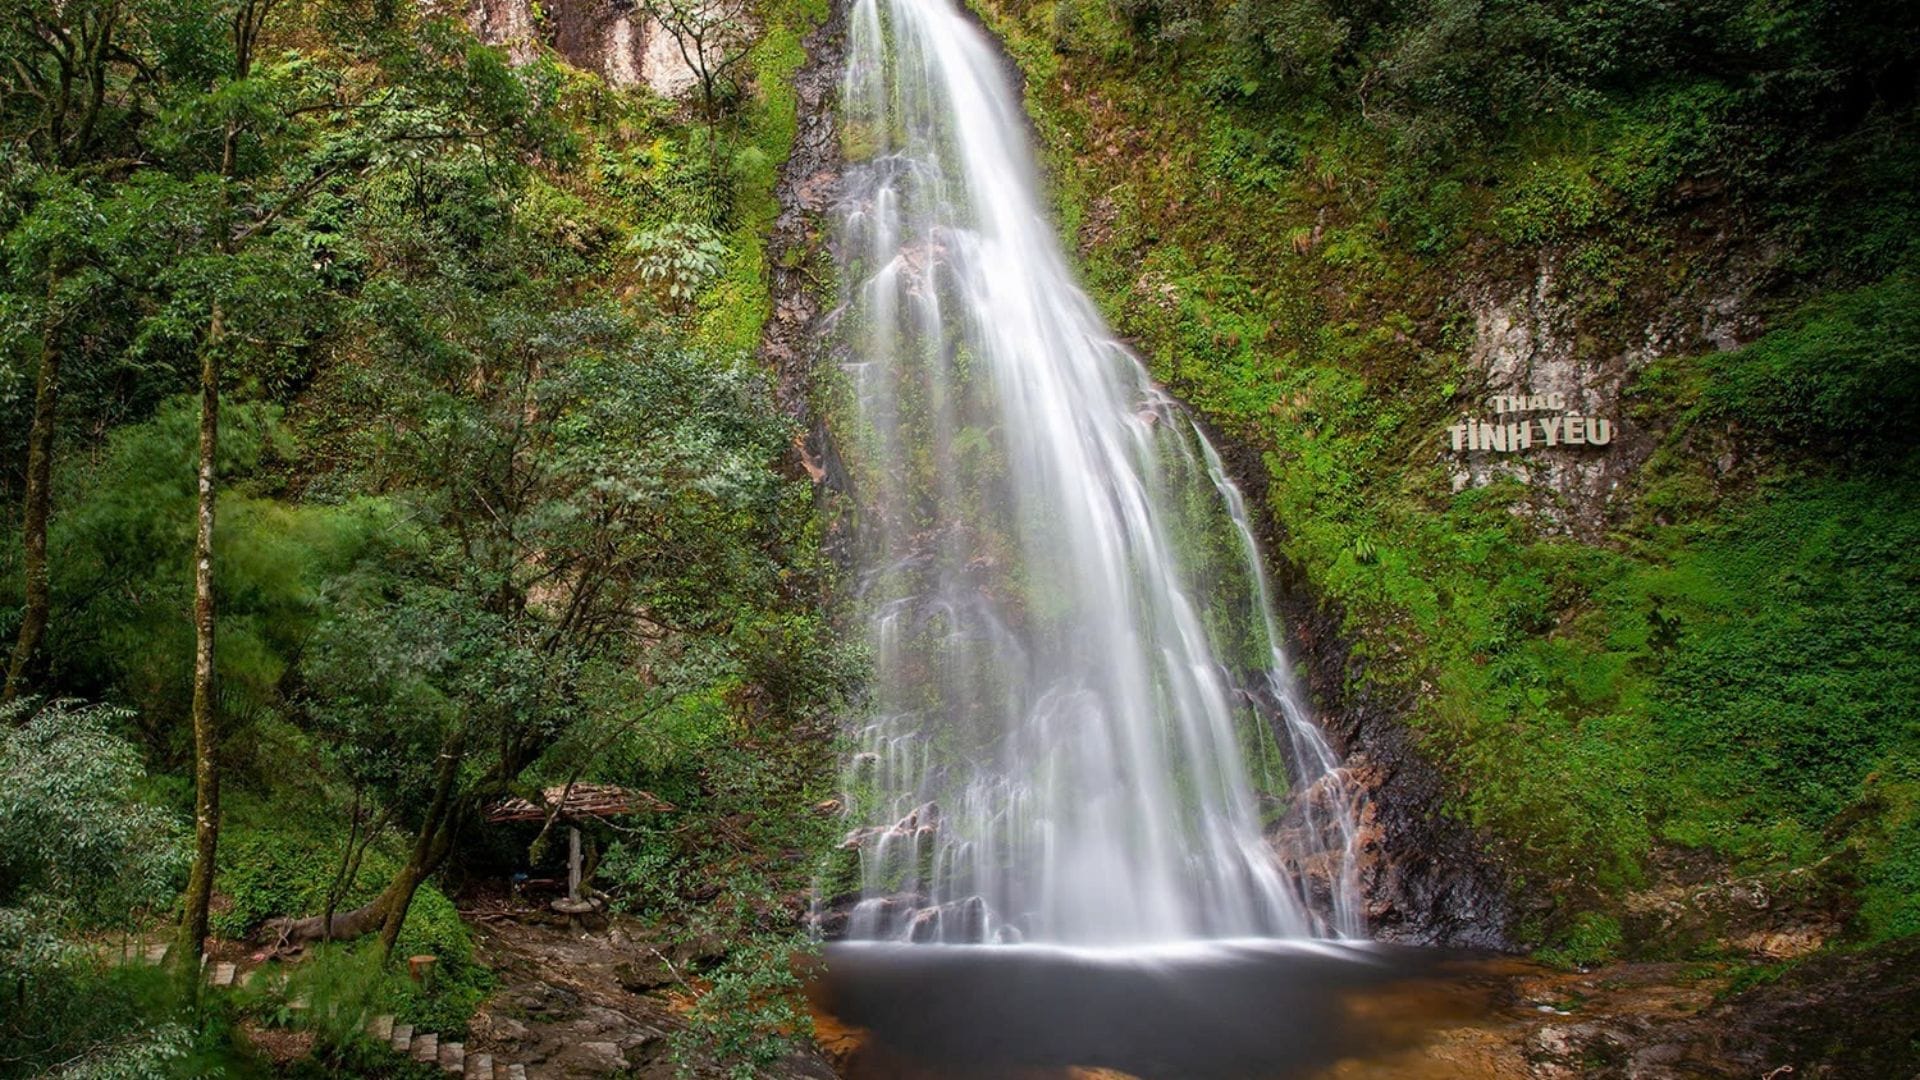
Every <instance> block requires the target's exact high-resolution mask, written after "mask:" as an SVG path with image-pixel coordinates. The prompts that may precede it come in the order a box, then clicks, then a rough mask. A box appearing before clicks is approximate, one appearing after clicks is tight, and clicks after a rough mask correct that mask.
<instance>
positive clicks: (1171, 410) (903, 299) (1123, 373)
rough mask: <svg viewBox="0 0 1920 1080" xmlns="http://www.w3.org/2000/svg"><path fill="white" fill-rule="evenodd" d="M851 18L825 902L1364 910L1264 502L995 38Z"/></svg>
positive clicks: (1327, 915)
mask: <svg viewBox="0 0 1920 1080" xmlns="http://www.w3.org/2000/svg"><path fill="white" fill-rule="evenodd" d="M848 33H849V50H848V52H849V59H848V67H847V72H846V77H845V86H844V94H845V99H844V110H843V111H844V125H845V128H844V136H845V140H846V149H847V154H848V159H849V166H848V170H847V176H846V186H845V188H844V197H843V203H842V206H841V220H840V233H839V236H838V251H839V258H840V270H841V278H842V282H843V290H844V304H843V306H842V308H841V311H840V313H839V315H838V317H837V319H836V321H835V323H834V329H835V333H836V334H837V335H838V338H837V341H838V346H839V348H840V353H839V355H840V358H841V360H842V363H841V364H840V366H839V371H840V377H839V379H838V384H837V386H835V387H833V388H831V390H830V396H832V397H833V398H835V399H836V400H835V401H834V402H833V407H832V408H830V410H829V411H830V413H831V415H832V427H833V437H834V442H835V446H836V448H837V449H838V451H839V453H840V455H841V457H842V458H843V460H844V461H845V463H846V465H847V471H848V475H849V477H850V478H851V495H852V502H853V504H854V506H855V507H856V510H855V512H854V513H855V519H856V520H855V521H854V522H853V523H852V529H853V535H854V537H855V543H856V545H857V548H858V553H857V556H856V560H855V571H856V572H855V582H856V588H857V597H856V600H857V604H858V608H859V611H860V612H861V615H862V617H863V618H864V620H865V625H866V627H867V630H868V632H869V633H870V635H871V637H870V644H871V650H872V662H873V678H872V683H871V691H870V696H869V700H868V701H867V702H866V703H865V711H864V713H863V714H862V717H861V718H860V719H859V720H858V721H856V722H855V723H854V724H853V725H852V727H853V731H852V733H851V734H852V738H853V740H854V741H855V743H856V744H857V748H856V752H855V753H853V754H852V755H851V757H850V760H849V764H848V766H847V774H846V778H845V779H846V788H847V794H846V796H845V801H846V804H847V812H848V814H849V816H850V818H851V822H850V826H851V828H850V832H849V834H848V837H847V840H846V843H845V846H844V848H843V849H842V851H841V863H840V869H839V870H838V871H837V872H836V871H829V873H828V874H827V875H825V881H824V884H823V889H822V903H823V905H833V904H835V902H836V901H838V902H839V903H838V910H840V911H841V913H842V914H843V916H844V923H843V925H842V926H841V927H840V930H841V931H843V932H844V935H845V936H846V937H848V938H852V939H866V940H907V941H944V942H982V941H985V942H1010V941H1025V942H1053V943H1064V944H1074V945H1079V944H1099V945H1111V944H1140V943H1165V942H1181V941H1192V940H1196V939H1208V938H1229V937H1248V936H1264V937H1272V936H1285V937H1304V936H1346V937H1353V936H1359V935H1361V934H1363V933H1364V926H1363V920H1362V917H1361V914H1360V909H1359V905H1358V903H1357V900H1356V898H1355V893H1356V890H1355V887H1354V881H1353V878H1354V870H1353V863H1354V860H1353V850H1352V849H1353V844H1354V833H1355V828H1354V822H1353V814H1352V807H1351V806H1350V805H1349V804H1348V798H1347V795H1346V787H1345V785H1344V783H1343V780H1342V778H1341V776H1340V775H1339V773H1338V770H1339V765H1340V763H1339V761H1338V759H1337V758H1336V757H1335V755H1334V754H1333V752H1332V751H1331V750H1330V749H1329V747H1328V745H1327V743H1326V740H1325V739H1324V738H1323V736H1322V735H1321V733H1320V731H1319V729H1318V728H1317V727H1316V726H1315V724H1314V722H1313V719H1312V717H1311V715H1310V714H1309V712H1308V710H1307V709H1306V708H1305V707H1304V705H1303V703H1302V700H1301V695H1300V693H1299V692H1298V690H1297V688H1296V687H1295V686H1294V683H1293V679H1292V677H1291V674H1290V671H1289V665H1288V662H1287V659H1286V657H1285V656H1284V654H1283V646H1282V640H1281V635H1280V632H1279V629H1278V625H1277V621H1276V619H1275V616H1274V613H1273V610H1272V607H1271V603H1270V599H1269V595H1268V588H1267V582H1266V579H1265V576H1264V573H1263V571H1262V569H1261V561H1260V555H1259V552H1258V549H1257V546H1256V543H1255V538H1254V533H1253V530H1252V527H1251V525H1250V522H1249V517H1248V512H1247V510H1246V507H1245V505H1244V502H1243V500H1242V497H1241V494H1240V492H1239V491H1238V490H1236V488H1235V487H1234V485H1233V483H1232V481H1231V480H1230V479H1229V478H1228V476H1227V473H1226V470H1225V469H1224V468H1223V467H1222V464H1221V461H1220V458H1219V456H1218V454H1217V453H1216V452H1215V450H1214V448H1213V447H1212V446H1211V445H1210V444H1209V443H1208V441H1207V439H1206V436H1205V435H1204V433H1203V432H1201V431H1200V429H1199V428H1198V427H1197V426H1196V425H1195V424H1194V423H1193V421H1192V420H1191V419H1190V418H1189V417H1188V415H1187V414H1186V412H1185V411H1184V410H1183V409H1182V408H1181V407H1180V406H1179V405H1178V404H1177V403H1176V402H1174V401H1172V400H1171V399H1170V398H1168V397H1167V396H1166V395H1165V394H1164V393H1163V392H1161V391H1160V390H1159V389H1158V388H1157V387H1156V386H1155V385H1154V384H1153V383H1152V381H1151V380H1150V379H1149V377H1148V376H1147V373H1146V371H1145V369H1144V368H1143V367H1142V365H1141V364H1140V362H1139V361H1138V360H1137V359H1136V358H1135V357H1134V356H1133V355H1132V354H1131V353H1130V352H1128V350H1127V349H1126V348H1125V347H1124V346H1122V345H1121V344H1120V343H1119V342H1117V341H1116V340H1115V339H1114V337H1113V334H1112V332H1111V331H1110V330H1109V329H1108V328H1107V327H1106V326H1105V324H1104V323H1103V321H1102V320H1101V318H1100V316H1099V314H1098V313H1097V312H1096V311H1095V309H1094V308H1093V306H1092V304H1091V303H1090V302H1089V301H1088V299H1087V297H1086V296H1085V295H1084V294H1083V293H1082V292H1081V291H1080V290H1079V288H1078V287H1077V286H1076V284H1075V283H1074V280H1073V275H1072V272H1071V270H1070V269H1069V267H1068V265H1067V263H1066V259H1065V257H1064V254H1063V253H1062V251H1061V249H1060V247H1059V243H1058V240H1057V238H1056V236H1055V233H1054V229H1053V226H1052V225H1051V223H1050V222H1049V220H1048V218H1047V215H1046V213H1045V212H1044V210H1043V208H1042V206H1041V203H1040V199H1039V194H1038V193H1039V191H1040V183H1039V178H1038V175H1037V171H1036V169H1035V166H1034V163H1033V160H1032V155H1031V152H1030V150H1029V147H1028V145H1027V137H1028V131H1027V122H1026V117H1025V115H1024V113H1023V112H1022V109H1021V106H1020V102H1019V98H1018V96H1017V94H1016V92H1015V89H1014V87H1013V85H1012V83H1011V81H1010V79H1009V78H1008V74H1007V71H1006V68H1005V66H1004V64H1003V61H1002V58H1001V56H1000V54H999V53H998V52H997V50H996V47H995V46H994V44H993V43H992V42H991V41H989V39H988V38H987V37H986V36H985V35H984V34H983V33H982V32H981V31H980V30H979V29H978V28H977V27H976V26H975V25H974V24H973V23H972V21H971V20H970V19H969V18H967V17H966V16H964V15H963V14H962V13H961V12H960V11H959V10H958V9H957V8H956V7H954V6H953V0H856V2H855V4H854V7H853V9H852V13H851V23H850V26H849V30H848ZM855 890H857V895H856V891H855ZM849 905H850V907H849Z"/></svg>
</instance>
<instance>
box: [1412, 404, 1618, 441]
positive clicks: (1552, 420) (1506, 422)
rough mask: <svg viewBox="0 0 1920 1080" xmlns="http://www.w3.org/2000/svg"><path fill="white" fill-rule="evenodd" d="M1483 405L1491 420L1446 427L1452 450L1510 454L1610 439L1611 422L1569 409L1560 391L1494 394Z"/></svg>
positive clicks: (1474, 419) (1468, 419) (1472, 418)
mask: <svg viewBox="0 0 1920 1080" xmlns="http://www.w3.org/2000/svg"><path fill="white" fill-rule="evenodd" d="M1487 408H1488V409H1489V410H1490V411H1491V412H1492V413H1493V418H1492V419H1485V418H1482V417H1475V416H1469V417H1465V418H1463V419H1462V420H1461V422H1460V423H1458V424H1454V425H1453V426H1451V427H1449V428H1447V436H1448V440H1449V443H1450V445H1451V446H1452V448H1453V450H1454V451H1455V452H1463V451H1464V452H1468V453H1472V452H1477V451H1492V452H1495V453H1503V454H1511V453H1515V452H1517V451H1521V450H1532V449H1534V448H1535V447H1554V446H1606V445H1607V444H1609V443H1611V442H1613V433H1614V428H1613V422H1612V421H1611V420H1608V419H1607V418H1606V417H1604V416H1587V415H1583V414H1581V413H1580V412H1578V411H1575V410H1570V409H1568V408H1567V399H1566V395H1565V394H1495V395H1494V396H1492V397H1490V398H1488V399H1487ZM1541 413H1545V414H1547V415H1538V414H1541Z"/></svg>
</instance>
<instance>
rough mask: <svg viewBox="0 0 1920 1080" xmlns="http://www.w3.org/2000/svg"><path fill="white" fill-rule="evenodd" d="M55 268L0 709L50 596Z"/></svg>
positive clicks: (34, 646) (13, 692)
mask: <svg viewBox="0 0 1920 1080" xmlns="http://www.w3.org/2000/svg"><path fill="white" fill-rule="evenodd" d="M59 289H60V270H59V267H58V265H57V264H56V265H54V266H52V267H49V268H48V270H47V315H46V319H45V321H44V322H43V323H42V326H41V332H40V373H39V377H38V378H37V379H36V380H35V385H34V392H33V423H32V426H31V427H29V428H28V429H27V505H26V521H25V524H24V535H23V546H24V547H25V548H26V559H27V610H26V614H25V616H24V617H23V618H22V619H21V620H20V636H19V637H18V638H17V639H15V641H14V645H13V657H12V659H11V660H10V661H8V663H7V683H6V687H5V688H4V689H0V703H5V702H9V701H12V700H13V699H14V698H16V697H19V696H20V694H21V692H22V691H24V690H25V689H26V685H27V665H29V664H30V663H32V662H33V656H34V653H35V651H37V650H38V649H39V648H40V638H41V637H42V636H43V635H44V634H45V633H46V630H47V618H48V614H49V612H50V611H51V610H52V607H53V594H52V589H51V585H50V583H49V580H48V575H47V517H48V515H49V513H50V512H51V511H52V509H53V428H54V415H55V413H56V412H57V411H58V409H59V405H60V363H61V361H62V360H63V359H64V356H63V352H62V348H63V342H62V341H61V334H62V327H61V325H60V321H61V320H60V314H59V308H58V306H57V300H56V297H57V294H58V293H59Z"/></svg>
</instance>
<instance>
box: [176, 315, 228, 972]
mask: <svg viewBox="0 0 1920 1080" xmlns="http://www.w3.org/2000/svg"><path fill="white" fill-rule="evenodd" d="M225 336H226V325H225V323H224V321H223V317H222V311H221V307H220V301H219V300H215V301H214V302H213V317H212V319H211V321H210V322H209V324H208V327H207V340H206V343H205V347H204V348H203V349H202V350H201V354H200V475H199V489H200V490H199V503H198V514H197V516H198V527H197V528H196V529H195V531H194V538H193V637H194V649H193V780H194V805H193V836H194V850H193V871H192V874H191V875H190V876H189V877H188V879H187V904H186V911H185V913H184V914H183V915H182V917H181V920H180V949H179V950H178V951H179V952H180V953H181V954H182V960H183V962H184V961H186V960H191V961H193V964H192V965H191V966H192V967H194V968H197V967H198V966H199V960H200V954H201V950H202V948H203V947H204V946H205V943H206V939H207V909H208V907H209V905H210V904H211V903H212V900H213V874H214V868H215V866H216V865H217V857H218V852H219V844H220V764H219V753H220V732H219V728H218V721H219V700H218V698H217V696H216V695H217V693H218V690H219V688H218V687H217V686H216V685H215V683H214V636H213V635H214V625H215V607H214V597H213V509H214V496H215V494H216V493H215V490H214V463H215V460H216V457H217V455H218V453H219V449H220V349H221V347H222V339H223V338H224V337H225Z"/></svg>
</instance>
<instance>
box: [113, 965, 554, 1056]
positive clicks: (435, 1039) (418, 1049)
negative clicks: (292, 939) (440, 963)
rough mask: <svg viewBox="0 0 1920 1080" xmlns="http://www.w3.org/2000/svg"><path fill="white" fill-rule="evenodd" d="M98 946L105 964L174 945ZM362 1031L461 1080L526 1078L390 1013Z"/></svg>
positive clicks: (306, 1004)
mask: <svg viewBox="0 0 1920 1080" xmlns="http://www.w3.org/2000/svg"><path fill="white" fill-rule="evenodd" d="M99 950H100V955H101V956H102V958H103V959H104V960H105V961H106V962H107V963H112V964H130V963H147V964H161V963H165V962H166V959H167V956H168V954H169V953H171V952H172V951H173V944H172V943H171V942H168V941H151V942H142V941H139V940H136V939H128V940H126V941H123V942H122V943H121V944H120V945H119V946H118V947H117V948H116V947H115V946H111V945H103V946H100V947H99ZM200 964H201V969H202V971H203V973H204V978H205V979H206V981H207V985H208V986H212V987H215V988H218V989H222V990H226V989H231V988H233V987H235V986H252V985H254V984H255V983H256V982H258V983H259V984H260V986H261V988H262V989H264V990H266V991H267V992H269V993H275V994H278V993H280V992H282V991H284V990H285V988H286V981H287V980H286V972H285V970H284V969H280V968H269V967H266V966H260V967H251V968H247V969H246V970H244V971H242V970H241V969H240V965H239V964H237V963H235V962H233V961H230V960H213V959H211V958H209V957H205V956H203V957H201V958H200ZM311 1007H312V1003H311V1001H309V1000H308V998H307V996H306V995H305V994H301V995H298V996H296V997H294V998H293V999H292V1000H290V1001H288V1002H287V1008H288V1010H290V1011H292V1012H294V1013H302V1012H305V1011H307V1010H308V1009H310V1008H311ZM366 1031H367V1037H368V1038H370V1039H372V1040H374V1041H375V1042H383V1043H386V1044H387V1045H388V1046H389V1047H390V1048H392V1050H393V1052H394V1053H396V1054H403V1055H405V1056H407V1057H409V1058H411V1059H413V1060H414V1061H418V1062H420V1063H422V1064H426V1065H438V1066H439V1067H440V1069H441V1071H443V1072H445V1073H447V1074H449V1075H451V1076H458V1077H461V1078H462V1080H527V1067H526V1065H524V1064H522V1063H520V1062H504V1061H496V1060H494V1057H493V1055H492V1054H484V1053H473V1054H469V1053H467V1047H466V1044H465V1043H459V1042H441V1041H440V1035H439V1033H437V1032H432V1031H423V1032H418V1033H416V1032H415V1031H414V1029H413V1025H412V1024H401V1023H396V1022H395V1020H394V1017H393V1014H392V1013H386V1014H383V1015H380V1016H375V1017H372V1018H370V1019H369V1020H368V1021H367V1028H366Z"/></svg>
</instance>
